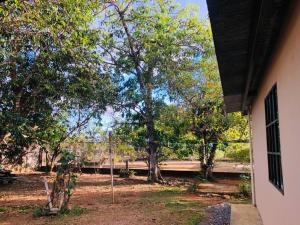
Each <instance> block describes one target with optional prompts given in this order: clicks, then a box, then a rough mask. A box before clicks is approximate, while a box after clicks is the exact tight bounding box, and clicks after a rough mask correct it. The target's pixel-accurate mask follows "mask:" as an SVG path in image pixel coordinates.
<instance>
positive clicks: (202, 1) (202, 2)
mask: <svg viewBox="0 0 300 225" xmlns="http://www.w3.org/2000/svg"><path fill="white" fill-rule="evenodd" d="M175 2H178V3H179V4H180V5H182V6H186V5H188V4H194V5H198V6H199V8H200V11H199V15H200V18H205V17H206V16H207V14H208V12H207V5H206V0H175Z"/></svg>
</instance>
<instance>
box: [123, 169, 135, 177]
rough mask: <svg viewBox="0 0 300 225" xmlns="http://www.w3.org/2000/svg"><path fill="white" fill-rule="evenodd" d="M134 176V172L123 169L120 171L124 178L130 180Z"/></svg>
mask: <svg viewBox="0 0 300 225" xmlns="http://www.w3.org/2000/svg"><path fill="white" fill-rule="evenodd" d="M134 175H135V171H134V170H126V169H121V170H120V171H119V176H120V177H122V178H130V177H133V176H134Z"/></svg>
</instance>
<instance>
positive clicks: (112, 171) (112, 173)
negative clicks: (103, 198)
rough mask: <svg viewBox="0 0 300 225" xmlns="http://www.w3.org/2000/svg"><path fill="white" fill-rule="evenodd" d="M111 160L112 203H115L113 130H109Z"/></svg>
mask: <svg viewBox="0 0 300 225" xmlns="http://www.w3.org/2000/svg"><path fill="white" fill-rule="evenodd" d="M108 135H109V138H108V140H109V161H110V177H111V194H112V204H114V203H115V193H114V166H113V157H112V156H113V152H112V151H113V150H112V131H109V133H108Z"/></svg>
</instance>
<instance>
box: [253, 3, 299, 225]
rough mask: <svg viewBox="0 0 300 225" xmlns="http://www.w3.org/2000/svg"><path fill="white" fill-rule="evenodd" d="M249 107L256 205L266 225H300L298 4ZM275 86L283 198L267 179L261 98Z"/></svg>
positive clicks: (263, 113)
mask: <svg viewBox="0 0 300 225" xmlns="http://www.w3.org/2000/svg"><path fill="white" fill-rule="evenodd" d="M295 2H296V3H295V6H294V10H293V13H291V14H290V16H291V17H290V18H291V19H290V21H289V23H288V25H287V26H286V29H285V32H284V36H283V37H284V38H282V39H281V41H280V44H279V47H278V49H277V51H276V54H275V56H274V58H273V60H272V63H271V68H269V70H268V71H267V74H266V78H265V80H264V81H263V83H262V86H261V87H260V90H259V94H258V96H257V98H256V100H255V101H254V103H253V105H252V134H253V158H254V173H255V193H256V204H257V207H258V209H259V211H260V214H261V217H262V219H263V223H264V224H265V225H299V224H300V1H295ZM275 83H277V91H278V110H279V126H280V142H281V158H282V172H283V183H284V195H283V194H282V193H281V192H279V191H278V190H277V189H276V188H275V187H274V186H273V184H271V183H270V182H269V178H268V161H267V144H266V127H265V112H264V98H265V96H266V95H267V94H268V92H269V90H270V89H271V87H272V86H273V85H274V84H275Z"/></svg>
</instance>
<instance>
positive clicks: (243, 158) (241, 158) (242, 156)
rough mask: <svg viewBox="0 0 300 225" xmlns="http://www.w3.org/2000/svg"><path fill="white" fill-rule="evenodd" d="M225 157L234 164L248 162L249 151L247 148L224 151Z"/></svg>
mask: <svg viewBox="0 0 300 225" xmlns="http://www.w3.org/2000/svg"><path fill="white" fill-rule="evenodd" d="M226 157H228V158H230V159H232V160H234V161H236V162H246V163H249V162H250V150H249V148H248V147H244V148H239V149H236V148H232V149H229V150H227V151H226Z"/></svg>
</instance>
